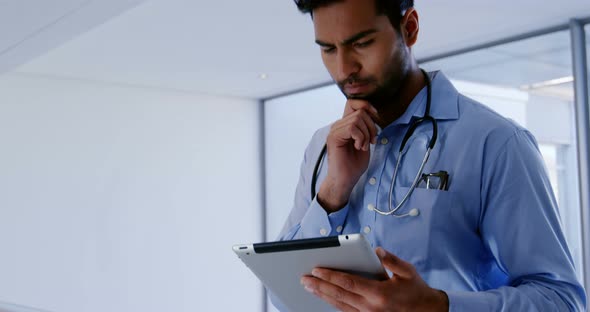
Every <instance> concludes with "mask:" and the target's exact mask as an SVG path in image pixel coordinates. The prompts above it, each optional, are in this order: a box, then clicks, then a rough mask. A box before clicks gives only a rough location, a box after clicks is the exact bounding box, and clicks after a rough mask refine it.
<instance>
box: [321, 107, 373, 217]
mask: <svg viewBox="0 0 590 312" xmlns="http://www.w3.org/2000/svg"><path fill="white" fill-rule="evenodd" d="M378 120H379V115H378V113H377V110H376V109H375V108H374V107H373V106H372V105H371V104H369V102H367V101H364V100H352V99H350V100H348V101H347V102H346V107H345V109H344V115H343V116H342V119H340V120H338V121H337V122H335V123H334V124H333V125H332V127H331V129H330V133H329V134H328V139H327V142H326V144H327V146H328V162H329V166H328V174H327V176H326V179H325V180H324V181H323V182H322V185H321V186H320V191H319V193H318V202H319V203H320V205H321V206H322V207H323V208H324V209H325V210H326V211H327V212H328V213H331V212H335V211H338V210H340V209H342V208H343V207H344V206H345V205H346V203H348V198H349V197H350V193H351V192H352V189H353V188H354V186H355V185H356V183H357V182H358V180H359V178H360V177H361V175H362V174H363V173H364V172H365V171H366V170H367V167H368V166H369V159H370V148H369V147H370V144H375V142H376V137H377V126H376V122H377V121H378Z"/></svg>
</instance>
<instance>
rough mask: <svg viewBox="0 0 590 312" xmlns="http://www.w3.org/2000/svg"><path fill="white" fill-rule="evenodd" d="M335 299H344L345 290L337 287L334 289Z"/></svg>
mask: <svg viewBox="0 0 590 312" xmlns="http://www.w3.org/2000/svg"><path fill="white" fill-rule="evenodd" d="M334 299H336V300H338V301H341V300H342V299H344V291H343V290H342V289H337V290H335V291H334Z"/></svg>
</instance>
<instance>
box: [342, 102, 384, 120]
mask: <svg viewBox="0 0 590 312" xmlns="http://www.w3.org/2000/svg"><path fill="white" fill-rule="evenodd" d="M358 110H365V111H366V112H367V113H368V114H369V116H371V118H372V119H373V120H375V121H378V120H379V112H378V111H377V109H376V108H375V107H374V106H373V105H371V103H369V102H368V101H365V100H348V101H346V107H345V109H344V115H343V117H345V116H348V115H350V114H352V113H354V112H355V111H358Z"/></svg>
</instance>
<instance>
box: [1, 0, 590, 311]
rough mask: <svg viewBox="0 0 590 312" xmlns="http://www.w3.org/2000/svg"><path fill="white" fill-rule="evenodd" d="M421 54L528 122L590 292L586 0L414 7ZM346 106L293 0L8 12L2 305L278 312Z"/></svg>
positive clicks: (25, 1) (14, 5)
mask: <svg viewBox="0 0 590 312" xmlns="http://www.w3.org/2000/svg"><path fill="white" fill-rule="evenodd" d="M416 8H417V10H418V13H419V15H420V18H421V31H420V38H419V43H418V45H417V46H416V47H415V49H414V54H415V56H416V57H417V59H418V60H419V62H420V63H421V66H422V67H424V68H425V69H427V70H442V71H443V72H444V73H445V74H446V75H447V76H448V77H449V78H451V79H452V80H453V82H454V83H455V85H456V87H457V88H458V89H459V90H460V91H461V92H463V93H464V94H466V95H467V96H469V97H472V98H475V99H477V100H480V101H482V102H483V103H485V104H486V105H489V106H490V107H491V108H492V109H494V110H496V111H498V112H499V113H501V114H502V115H504V116H507V117H509V118H511V119H513V120H515V121H516V122H518V123H520V124H521V125H523V126H525V127H527V128H528V129H530V130H531V131H532V132H533V134H534V135H535V136H536V138H537V140H538V141H539V144H540V149H541V152H542V154H543V157H544V159H545V162H546V165H547V169H548V172H549V174H550V177H551V181H552V185H553V188H554V191H555V193H556V195H557V198H558V201H559V204H560V207H559V209H560V217H561V219H562V225H563V227H564V230H565V233H566V237H567V239H568V242H569V244H570V248H571V250H572V254H573V257H574V261H575V263H576V266H577V269H578V273H579V276H580V279H581V280H584V281H585V282H586V287H587V288H588V287H590V284H589V283H590V280H589V277H588V276H589V274H588V273H590V272H589V271H590V256H589V254H590V250H589V249H590V247H589V246H590V245H589V242H590V235H589V234H588V231H589V230H590V228H589V227H590V225H589V224H588V219H589V218H588V215H589V212H590V211H589V202H588V201H589V198H588V194H590V186H589V171H588V168H589V167H588V162H589V159H590V157H589V150H588V147H589V146H590V145H589V142H590V141H589V138H588V119H589V114H588V111H589V110H588V89H589V85H588V79H587V78H588V71H589V69H588V60H589V57H588V56H587V53H586V50H588V49H590V24H588V23H590V3H589V2H588V1H587V0H565V1H561V2H559V3H557V4H543V5H541V4H540V3H539V2H538V1H533V0H523V1H518V2H515V1H506V0H501V1H491V0H490V1H477V2H475V1H467V0H454V1H449V0H441V1H429V2H422V1H416ZM344 101H345V99H344V98H343V97H342V95H341V93H340V91H339V90H338V88H337V87H335V86H334V85H333V84H332V82H331V79H330V77H329V75H328V73H327V71H326V70H325V68H324V67H323V64H322V62H321V59H320V53H319V49H318V48H317V47H316V45H315V43H314V34H313V25H312V24H311V21H310V18H309V16H306V15H302V14H300V13H299V12H298V11H297V9H296V7H295V5H294V4H293V2H292V1H291V0H280V1H278V0H257V1H237V0H233V1H229V0H216V1H203V0H196V1H194V0H193V1H183V0H167V1H163V0H152V1H142V0H116V1H115V0H101V1H97V0H96V1H92V0H54V1H38V0H18V1H17V0H0V148H1V149H0V311H2V312H4V311H19V312H29V311H49V312H81V311H84V312H95V311H97V312H98V311H113V312H118V311H255V312H259V311H266V310H267V309H268V310H273V309H272V307H270V306H269V304H268V303H267V302H266V299H265V296H264V292H263V288H262V286H261V285H260V283H259V282H258V280H257V279H256V278H255V276H254V275H253V274H252V273H251V272H250V271H249V270H248V269H247V268H246V267H245V266H244V265H243V264H242V263H241V262H240V260H239V259H238V258H237V257H236V256H235V255H234V254H233V252H232V250H231V247H232V245H233V244H238V243H249V242H257V241H271V240H274V239H276V237H277V235H278V232H279V230H280V228H281V227H282V224H283V221H284V219H285V218H286V216H287V214H288V212H289V210H290V209H291V204H292V199H293V195H294V190H295V185H296V183H297V179H298V176H299V165H300V163H301V161H302V159H303V151H304V148H305V146H306V144H307V143H308V141H309V139H310V137H311V135H312V134H313V132H314V131H315V130H316V129H317V128H319V127H322V126H324V125H327V124H329V123H330V122H332V121H334V120H335V119H336V118H338V117H339V116H340V115H341V113H342V109H343V105H344Z"/></svg>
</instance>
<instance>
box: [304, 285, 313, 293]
mask: <svg viewBox="0 0 590 312" xmlns="http://www.w3.org/2000/svg"><path fill="white" fill-rule="evenodd" d="M304 289H305V290H306V291H308V292H310V293H312V294H313V292H314V290H313V288H311V287H308V286H305V287H304Z"/></svg>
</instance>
